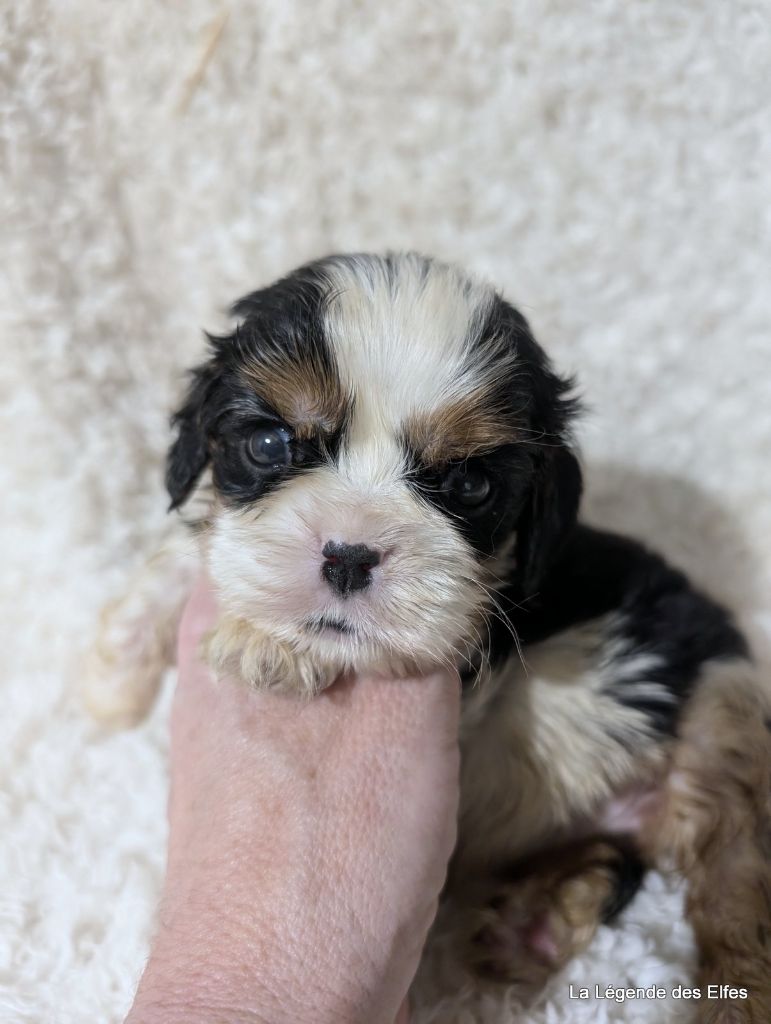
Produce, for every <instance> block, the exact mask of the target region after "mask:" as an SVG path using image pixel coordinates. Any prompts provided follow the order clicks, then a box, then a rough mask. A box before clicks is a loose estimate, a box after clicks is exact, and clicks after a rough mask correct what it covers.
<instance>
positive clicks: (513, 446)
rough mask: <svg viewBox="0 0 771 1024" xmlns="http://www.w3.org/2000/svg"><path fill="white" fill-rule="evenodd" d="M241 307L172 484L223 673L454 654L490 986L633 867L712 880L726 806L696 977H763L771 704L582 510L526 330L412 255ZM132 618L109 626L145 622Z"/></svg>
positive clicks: (645, 567) (559, 399)
mask: <svg viewBox="0 0 771 1024" xmlns="http://www.w3.org/2000/svg"><path fill="white" fill-rule="evenodd" d="M234 314H235V316H236V317H237V318H238V320H239V323H238V326H237V328H236V329H235V331H234V332H233V334H231V335H228V336H226V337H224V338H218V339H212V346H213V347H212V356H211V359H210V360H209V361H208V362H207V363H205V364H204V365H203V366H201V367H200V368H199V369H198V370H197V371H196V372H195V375H194V379H193V384H192V387H191V389H190V392H189V395H188V399H187V402H186V403H185V405H184V406H183V407H182V409H181V410H180V411H179V413H178V414H177V416H176V419H175V422H176V426H177V440H176V441H175V444H174V446H173V448H172V450H171V452H170V456H169V463H168V473H167V484H168V488H169V492H170V495H171V498H172V506H173V507H175V508H180V509H181V510H182V512H183V514H184V515H185V516H186V517H187V518H188V519H191V520H192V521H193V522H194V524H195V525H196V527H197V531H196V532H197V536H198V538H199V541H200V548H201V552H202V555H203V558H204V560H205V562H206V565H207V568H208V571H209V573H210V575H211V578H212V579H213V580H214V582H215V584H216V586H217V589H218V591H219V596H220V604H221V607H222V610H223V616H222V621H221V623H220V625H219V626H218V628H217V630H216V631H215V633H214V635H213V637H212V640H211V643H210V648H209V654H210V657H211V658H212V660H213V662H214V663H215V664H216V665H217V666H227V667H229V668H230V669H231V670H233V671H235V672H236V673H240V674H241V675H242V676H243V677H245V678H246V679H248V680H249V681H250V682H252V683H253V684H255V685H258V686H280V687H283V688H284V689H288V690H294V691H299V692H301V693H305V694H312V693H314V692H316V691H317V690H319V689H320V688H322V687H323V686H326V685H328V684H329V683H330V682H331V681H332V680H333V679H334V678H335V677H336V676H337V675H338V674H339V673H340V672H341V671H343V670H345V669H348V668H356V669H360V670H361V669H372V668H383V669H387V670H390V671H402V670H414V669H422V668H429V667H431V666H433V665H435V664H436V663H438V662H444V663H450V662H451V663H453V664H456V665H458V666H459V667H460V668H461V671H462V674H463V677H464V685H465V690H466V693H465V696H464V714H463V723H462V748H463V758H462V765H463V767H462V797H461V817H460V836H459V843H458V849H457V851H456V855H455V858H454V861H453V864H452V866H451V877H450V885H449V895H448V900H449V901H450V902H451V903H452V902H454V903H455V904H456V905H457V921H458V932H459V934H460V935H461V937H462V940H463V943H464V944H465V949H466V952H467V961H468V963H469V965H470V966H472V967H474V968H476V969H477V971H479V972H480V973H483V974H487V975H493V976H496V977H499V978H501V979H504V980H514V981H519V982H521V983H522V984H523V987H524V988H532V987H533V986H534V985H535V984H537V983H540V982H541V981H542V980H543V978H544V977H545V975H546V974H547V973H548V972H549V971H550V970H553V969H554V968H555V967H558V966H560V965H561V964H562V963H564V962H565V960H566V958H567V957H568V956H569V955H570V954H571V953H572V952H574V951H575V950H576V949H579V948H581V946H582V945H583V944H585V942H586V941H588V939H589V938H590V937H591V934H592V933H593V931H594V928H595V927H596V925H597V923H598V922H599V921H600V920H605V919H608V918H609V917H611V916H612V915H613V914H614V913H615V912H617V911H618V910H619V909H620V908H621V906H623V903H624V901H625V900H626V899H628V898H629V897H630V896H631V894H632V893H633V891H634V889H635V887H636V885H637V884H638V883H639V879H640V877H641V872H642V865H643V862H644V861H645V862H657V861H660V860H661V859H662V858H666V857H669V858H672V857H674V858H675V860H676V862H677V863H678V865H679V866H680V867H681V868H682V869H683V870H685V871H686V872H687V873H688V874H689V876H690V878H691V881H692V888H693V892H694V893H696V894H698V893H699V892H701V891H703V890H704V891H706V889H709V887H710V886H711V885H713V884H720V885H721V886H722V887H723V889H724V890H725V888H726V879H727V878H730V877H731V869H730V868H729V866H728V861H727V857H728V854H727V852H726V850H727V846H728V840H729V833H727V832H726V831H725V827H724V825H723V822H725V821H730V822H731V828H732V829H733V831H732V832H731V835H733V837H734V839H735V838H736V836H737V835H738V834H741V836H742V837H743V840H744V842H745V843H746V847H747V848H746V850H745V851H744V853H743V856H742V859H741V864H740V865H739V866H737V867H736V868H735V871H734V874H735V875H736V877H737V878H740V881H739V882H737V883H736V885H732V888H731V892H732V896H733V902H732V903H730V905H729V904H728V903H727V904H726V905H725V907H724V908H723V912H724V913H725V915H726V920H727V921H728V922H729V933H730V938H729V940H726V939H725V936H723V935H722V934H720V933H715V931H714V929H712V930H710V926H709V925H708V923H707V920H706V918H704V915H701V916H700V909H699V908H700V906H701V904H700V902H699V900H700V897H699V896H698V895H696V897H695V899H696V903H695V905H692V907H691V913H692V918H693V919H694V921H695V922H696V923H697V932H698V934H697V938H698V940H699V941H700V943H701V947H702V952H703V953H704V954H705V955H707V959H706V960H705V971H711V972H712V975H714V978H713V977H712V976H708V977H706V979H705V980H707V981H711V980H714V981H715V982H716V983H720V982H721V981H727V982H729V983H730V982H734V983H735V982H737V981H740V980H741V979H740V978H739V977H727V976H726V971H728V972H729V973H730V971H736V970H741V971H744V974H745V975H746V976H748V977H749V976H753V972H754V974H755V975H756V976H757V977H758V978H762V976H763V971H764V970H765V969H766V968H768V967H769V966H771V961H769V950H768V945H767V943H768V941H769V935H771V881H770V879H769V870H768V863H767V861H764V855H765V854H767V852H768V851H767V850H764V848H763V843H767V842H768V839H767V831H764V830H768V827H769V821H770V820H771V817H770V816H769V808H768V806H767V794H768V784H769V770H771V756H770V755H769V746H770V744H769V739H770V737H769V733H768V730H767V729H766V728H765V726H764V718H765V716H767V715H768V713H769V701H768V695H767V693H766V692H765V691H764V690H763V689H762V688H761V687H760V685H759V684H758V683H757V681H756V680H755V679H754V677H753V675H752V671H751V668H750V664H749V660H748V659H749V655H748V651H747V648H746V645H745V643H744V641H743V639H742V637H741V635H740V634H739V633H738V631H737V630H736V628H735V627H734V625H733V624H732V622H731V620H730V617H729V616H728V615H727V613H726V612H724V611H723V610H722V609H721V608H720V607H718V606H717V605H715V604H714V603H713V602H712V601H710V600H709V599H708V598H707V597H705V596H703V595H700V594H699V593H697V592H695V591H694V590H693V589H692V588H691V587H690V586H689V584H688V581H687V580H686V579H685V577H683V576H682V574H680V573H678V572H676V571H674V570H672V569H671V568H669V567H668V566H666V565H665V563H664V562H663V561H662V560H661V559H659V558H658V557H657V556H655V555H653V554H651V553H649V552H648V551H646V550H644V549H643V548H642V547H641V546H639V545H637V544H635V543H634V542H632V541H627V540H625V539H622V538H619V537H616V536H613V535H610V534H605V533H601V532H599V531H596V530H591V529H589V528H587V527H584V526H581V525H577V523H576V516H577V509H578V503H579V498H580V488H581V475H580V470H579V466H578V462H577V460H576V458H575V455H574V453H573V451H572V447H571V438H570V424H571V419H572V416H573V414H574V412H575V403H574V402H573V401H572V400H571V398H570V397H569V390H570V389H569V384H568V383H567V382H565V381H563V380H561V379H560V378H559V377H558V376H557V375H556V374H555V373H554V372H553V370H552V369H551V367H550V365H549V363H548V361H547V360H546V358H545V356H544V354H543V352H542V351H541V349H540V348H539V347H538V345H537V344H536V343H535V341H534V339H533V337H532V335H531V333H530V330H529V328H528V325H527V323H526V322H525V320H524V319H523V318H522V317H521V316H520V315H519V313H517V312H516V310H514V309H513V308H512V307H511V306H510V305H509V304H508V303H506V302H505V301H504V300H503V299H502V298H500V296H498V295H497V294H496V293H495V292H494V291H493V290H492V289H491V288H489V287H487V286H485V285H482V284H479V283H476V282H473V281H470V280H469V279H468V278H466V277H465V276H464V275H463V274H462V273H461V272H460V271H458V270H456V269H455V268H452V267H448V266H445V265H443V264H439V263H435V262H433V261H429V260H425V259H423V258H421V257H418V256H414V255H406V256H389V257H384V258H380V257H368V256H353V257H333V258H330V259H328V260H324V261H320V262H319V263H317V264H312V265H310V266H308V267H305V268H301V269H300V270H299V271H297V272H296V273H295V274H293V275H290V276H289V277H288V278H285V279H284V280H282V281H280V282H278V283H277V284H275V285H273V286H271V287H270V288H267V289H265V290H263V291H261V292H256V293H254V294H253V295H250V296H248V297H247V298H245V299H244V300H242V301H241V302H240V303H238V304H237V305H236V306H235V308H234ZM143 587H145V588H147V587H148V584H147V583H144V584H140V589H142V588H143ZM150 589H152V587H151V588H150ZM182 589H183V588H180V592H181V590H182ZM139 603H141V602H139ZM131 606H132V607H133V608H136V607H138V602H137V599H136V597H134V598H133V599H132V602H131ZM157 617H158V616H157V605H156V614H155V618H156V620H157ZM116 618H117V619H118V620H120V619H121V612H120V610H118V611H116V612H115V613H114V615H113V619H116ZM172 618H173V615H172V614H171V613H170V614H169V623H170V627H169V628H170V629H171V620H172ZM123 619H124V620H125V619H129V620H130V621H129V626H130V627H131V628H125V622H124V628H123V629H122V631H118V633H117V634H115V635H118V636H121V637H126V638H132V637H136V635H137V634H138V633H139V634H141V624H140V622H139V620H138V619H136V617H134V618H132V616H130V615H128V616H127V615H126V614H125V613H123ZM113 628H114V627H113ZM128 642H129V641H128V640H127V641H126V643H128ZM140 646H141V645H140ZM144 649H145V650H149V649H151V648H150V647H148V646H147V645H145V648H144ZM152 650H157V651H159V648H158V647H157V645H156V647H155V648H152ZM157 658H158V660H159V661H160V660H162V656H161V655H160V653H159V654H158V655H157ZM113 660H114V661H115V658H114V656H113ZM150 670H151V666H150V665H148V664H147V659H145V663H144V664H143V666H142V673H141V675H142V678H143V679H147V678H148V676H150V675H151V674H152V673H151V671H150ZM96 674H97V675H99V674H103V673H99V672H98V671H97V673H96ZM131 674H132V675H133V676H134V677H136V675H137V673H136V672H133V673H131ZM155 674H156V675H158V674H159V670H158V667H157V666H156V672H155ZM131 685H133V684H131ZM127 688H128V682H127V687H124V692H122V693H121V694H120V696H121V698H122V700H121V701H118V700H116V706H117V705H120V707H121V708H122V709H123V710H124V711H125V708H126V706H127V704H128V703H130V700H129V699H127V698H126V693H125V690H126V689H127ZM146 693H147V687H146V686H145V694H146ZM102 705H103V707H102V710H104V702H102ZM737 829H738V831H737ZM577 844H578V845H577ZM547 851H548V852H547ZM560 851H562V852H560ZM737 886H738V888H737ZM699 929H701V930H700V931H699ZM737 936H739V938H738V940H737ZM723 1011H725V1013H726V1014H728V1013H732V1012H736V1013H739V1014H742V1015H741V1016H738V1017H735V1018H734V1017H731V1018H730V1019H731V1020H734V1019H736V1020H746V1021H756V1020H757V1021H760V1020H766V1019H767V1016H768V1017H771V992H769V991H768V990H767V989H766V991H763V984H761V983H760V982H759V984H758V985H757V986H756V990H754V991H753V994H752V996H751V999H750V1000H749V1001H748V1002H747V1003H746V1005H744V1006H738V1007H733V1008H732V1007H729V1006H723V1007H722V1008H721V1006H720V1005H718V1004H713V1005H711V1006H710V1005H707V1004H705V1006H704V1009H703V1013H702V1019H703V1020H705V1021H706V1020H712V1019H715V1020H719V1019H725V1020H728V1019H729V1017H728V1016H726V1017H725V1018H721V1017H720V1016H719V1014H720V1013H721V1012H723ZM710 1014H712V1015H713V1016H710Z"/></svg>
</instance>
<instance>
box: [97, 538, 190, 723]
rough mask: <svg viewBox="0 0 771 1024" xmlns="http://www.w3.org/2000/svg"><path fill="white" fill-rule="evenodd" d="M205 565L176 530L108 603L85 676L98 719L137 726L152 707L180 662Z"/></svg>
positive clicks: (101, 616) (102, 614)
mask: <svg viewBox="0 0 771 1024" xmlns="http://www.w3.org/2000/svg"><path fill="white" fill-rule="evenodd" d="M199 567H200V560H199V558H198V556H197V554H196V552H195V548H194V546H193V545H192V543H191V540H190V538H188V537H187V536H186V535H184V534H178V533H177V532H176V531H174V532H172V533H170V534H169V535H168V536H167V537H166V538H165V539H164V542H163V544H162V545H161V546H160V547H159V549H158V550H157V551H156V553H155V554H154V555H153V557H152V558H150V559H148V560H147V561H145V562H144V563H142V565H141V566H140V567H139V569H138V570H137V571H136V572H135V573H134V575H133V577H132V578H131V579H130V581H129V583H128V586H127V587H126V588H125V590H124V591H123V593H122V594H121V595H120V596H119V597H117V598H115V599H113V600H112V601H110V602H109V603H108V604H107V605H105V607H104V609H103V610H102V613H101V615H100V620H99V628H98V630H97V635H96V639H95V641H94V644H93V646H92V648H91V650H90V651H89V652H88V654H87V655H86V658H85V661H84V664H83V665H82V666H81V669H80V678H79V687H80V692H81V696H82V698H83V701H84V703H85V704H86V706H87V708H88V710H89V711H90V712H91V714H92V715H93V716H94V718H96V719H97V720H98V721H100V722H102V723H103V724H105V725H108V726H111V727H126V726H132V725H136V724H137V723H138V722H140V721H141V720H142V719H143V718H144V716H145V715H146V714H147V713H148V711H149V710H150V708H151V707H152V704H153V701H154V700H155V696H156V694H157V692H158V688H159V686H160V683H161V679H162V677H163V673H164V672H165V671H166V669H167V668H169V667H170V666H171V665H172V664H173V663H174V647H175V641H176V635H177V626H178V624H179V619H180V616H181V614H182V608H183V606H184V604H185V600H186V599H187V596H188V595H189V593H190V588H191V587H192V584H193V580H194V579H195V575H196V573H197V572H198V571H199Z"/></svg>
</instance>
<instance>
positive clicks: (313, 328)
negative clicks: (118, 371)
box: [166, 265, 340, 509]
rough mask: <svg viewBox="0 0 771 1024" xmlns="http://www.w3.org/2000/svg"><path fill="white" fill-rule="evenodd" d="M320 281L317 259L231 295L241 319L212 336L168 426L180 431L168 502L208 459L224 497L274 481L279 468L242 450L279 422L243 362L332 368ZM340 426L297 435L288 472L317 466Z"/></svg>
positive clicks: (252, 495)
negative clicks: (322, 433) (262, 468)
mask: <svg viewBox="0 0 771 1024" xmlns="http://www.w3.org/2000/svg"><path fill="white" fill-rule="evenodd" d="M324 294H325V293H324V287H323V283H322V281H321V278H320V276H319V273H318V269H317V268H316V267H315V265H310V266H308V267H303V268H301V269H300V270H297V271H295V272H294V273H293V274H290V275H288V276H287V277H285V278H283V279H282V280H280V281H278V282H276V284H273V285H271V286H270V287H268V288H264V289H262V290H260V291H256V292H252V293H251V294H250V295H247V296H245V297H244V298H243V299H240V300H239V301H238V302H236V303H235V304H234V305H233V307H232V309H231V313H232V315H233V316H234V317H237V318H239V320H240V322H239V324H238V325H237V326H236V327H235V329H234V330H233V332H232V333H231V334H227V335H223V336H220V337H215V336H212V335H209V336H208V338H209V344H210V358H209V360H208V361H207V362H206V363H204V364H203V365H202V366H199V367H198V368H197V369H196V370H194V371H193V375H192V384H191V387H190V390H189V392H188V395H187V398H186V400H185V403H184V405H183V406H182V408H181V409H180V410H179V411H178V412H177V413H176V414H175V415H174V417H173V419H172V425H173V426H174V427H175V428H176V431H177V437H176V440H175V441H174V444H173V445H172V447H171V449H170V451H169V455H168V459H167V464H166V487H167V490H168V492H169V497H170V498H171V506H170V507H171V508H172V509H175V508H178V507H179V506H180V505H181V504H183V502H184V501H185V500H186V499H187V498H188V496H189V495H190V492H191V491H192V489H193V487H194V485H195V483H196V481H197V480H198V478H199V477H200V475H201V473H202V472H203V470H204V468H205V466H206V465H207V463H208V462H209V461H211V462H212V468H213V476H214V483H215V486H216V488H217V490H218V492H219V493H220V494H221V495H222V496H223V497H224V498H226V499H227V500H230V501H232V502H236V503H249V502H252V501H255V500H256V499H257V498H259V497H260V496H261V495H263V494H265V493H267V491H269V490H270V489H271V488H272V487H275V486H277V485H278V484H279V483H280V481H281V479H282V478H283V475H270V474H269V475H266V474H261V473H258V472H256V471H255V468H254V466H253V464H251V463H250V461H249V459H248V458H247V456H246V452H245V448H246V442H247V441H248V437H249V432H250V431H251V430H253V429H254V428H255V427H256V426H257V425H259V424H263V423H269V424H270V423H273V424H280V423H281V419H280V417H279V416H278V413H277V412H276V410H275V409H272V408H270V406H268V405H267V404H266V403H265V402H264V401H262V400H261V399H260V398H259V397H258V396H257V394H256V393H255V391H254V389H252V388H250V387H248V386H246V385H245V384H244V382H243V379H242V378H241V376H240V374H239V370H241V369H242V368H243V367H244V366H247V365H254V364H255V363H257V364H258V363H260V362H262V363H265V364H270V363H271V362H281V363H290V364H291V363H293V362H294V363H297V362H300V361H303V362H304V363H306V364H307V363H308V362H311V363H312V365H313V366H314V367H315V368H316V369H317V372H318V373H319V374H322V373H323V374H328V375H333V374H334V367H333V364H332V357H331V355H330V353H329V349H328V347H327V344H326V341H325V339H324V331H323V326H322V316H323V303H324ZM339 442H340V433H339V432H338V434H337V435H335V436H328V437H325V438H318V439H317V442H316V443H315V444H314V443H311V442H302V443H301V442H294V443H293V448H294V455H295V458H294V459H293V464H292V466H291V467H290V468H289V470H288V472H289V473H292V472H297V471H300V470H303V469H307V468H309V467H310V466H312V465H317V464H318V463H319V462H320V461H321V460H322V447H323V449H324V451H325V452H329V451H334V450H335V448H336V446H337V445H339Z"/></svg>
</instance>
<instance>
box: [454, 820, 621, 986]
mask: <svg viewBox="0 0 771 1024" xmlns="http://www.w3.org/2000/svg"><path fill="white" fill-rule="evenodd" d="M621 858H622V851H621V850H620V849H619V847H618V846H615V845H613V844H611V843H609V842H605V841H601V840H594V839H592V840H588V841H586V842H582V843H572V844H570V845H569V846H565V847H561V848H559V849H556V850H552V851H547V852H546V853H541V854H538V855H537V857H535V858H534V859H533V861H532V862H531V863H527V862H523V863H520V864H519V865H518V866H517V868H516V870H515V876H514V877H509V878H502V879H498V880H493V881H492V882H491V883H488V887H489V892H488V894H487V896H486V897H484V896H481V895H480V894H479V893H474V890H473V888H472V889H471V892H472V893H473V894H474V895H475V897H476V900H477V902H476V905H475V906H473V907H472V909H471V910H470V911H468V912H467V913H463V914H462V921H463V928H464V929H465V937H464V939H463V942H464V946H465V953H464V956H463V959H464V962H465V963H466V965H467V966H468V967H469V968H470V969H471V971H472V973H474V974H476V975H478V976H481V977H484V978H488V979H490V980H492V981H496V982H504V983H506V984H514V985H517V988H518V994H519V996H520V998H521V999H523V1000H525V1001H527V1000H528V999H530V998H532V997H533V996H535V995H536V994H537V993H538V992H539V991H540V989H541V988H542V987H543V985H544V984H545V983H546V981H547V980H548V978H549V976H550V975H551V974H553V973H554V972H555V971H557V970H559V969H560V968H561V967H564V966H565V964H566V963H567V962H568V961H569V960H570V959H571V958H572V957H573V956H575V955H576V954H577V953H579V952H581V950H583V949H585V948H586V946H588V944H589V942H590V941H591V940H592V938H593V937H594V934H595V932H596V931H597V927H598V925H599V923H600V921H601V919H602V916H603V913H604V911H605V910H606V908H607V906H608V904H609V901H610V900H612V897H613V894H614V889H615V884H616V876H617V871H618V867H619V864H620V861H621Z"/></svg>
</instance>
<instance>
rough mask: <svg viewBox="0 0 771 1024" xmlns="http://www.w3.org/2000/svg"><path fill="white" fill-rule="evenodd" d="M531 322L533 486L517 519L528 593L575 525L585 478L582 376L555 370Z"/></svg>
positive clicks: (525, 364)
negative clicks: (577, 430)
mask: <svg viewBox="0 0 771 1024" xmlns="http://www.w3.org/2000/svg"><path fill="white" fill-rule="evenodd" d="M523 323H524V321H523ZM525 328H526V330H527V333H526V335H525V336H523V332H522V331H520V334H519V338H518V351H519V354H520V357H521V359H520V365H521V368H522V370H523V372H524V374H525V375H526V377H528V378H529V381H528V383H529V390H530V395H531V405H530V410H529V411H530V427H531V430H532V435H531V436H532V438H533V442H534V443H533V448H532V451H533V453H534V455H533V475H532V478H531V482H530V490H529V493H528V496H527V499H526V502H525V506H524V508H523V511H522V513H521V515H520V517H519V522H518V524H517V545H516V560H517V566H518V570H519V571H518V577H519V583H520V587H521V592H522V595H523V597H529V596H531V595H532V594H535V593H537V591H538V587H539V585H540V583H541V581H542V580H543V578H544V576H545V574H546V572H547V571H548V569H549V567H550V566H551V564H552V562H553V561H554V559H555V557H556V556H557V554H558V553H559V550H560V547H561V546H562V543H563V542H564V540H565V538H566V537H567V535H568V534H569V533H570V531H571V529H572V528H573V526H575V523H576V519H577V518H578V506H579V503H580V501H581V490H582V486H583V481H582V476H581V467H580V465H579V462H578V459H577V458H576V456H575V454H574V452H573V449H572V446H571V431H572V425H573V420H574V419H575V417H576V416H577V414H578V413H579V412H580V411H581V403H580V401H579V400H578V398H577V397H576V394H575V390H576V382H575V380H573V378H572V377H561V376H559V375H558V374H557V373H555V372H554V369H553V368H552V366H551V363H550V362H549V360H548V359H547V357H546V355H545V353H544V352H543V350H542V349H541V348H540V347H539V346H538V345H537V344H536V342H535V339H534V338H533V336H532V334H530V332H529V329H527V325H525Z"/></svg>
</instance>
